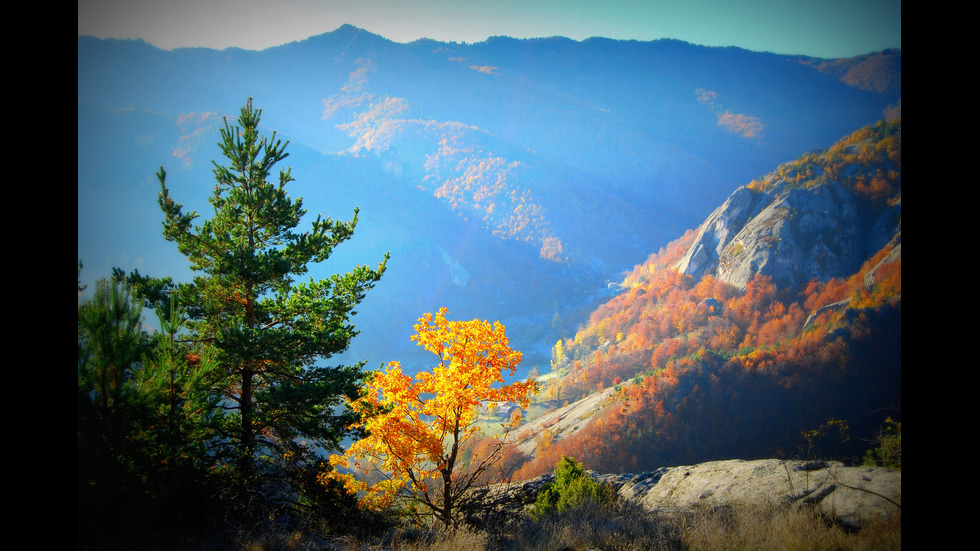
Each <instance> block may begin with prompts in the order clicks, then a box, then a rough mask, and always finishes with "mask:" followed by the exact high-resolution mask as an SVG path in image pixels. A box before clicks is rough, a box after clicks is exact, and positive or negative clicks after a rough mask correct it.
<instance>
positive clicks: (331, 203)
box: [78, 26, 901, 369]
mask: <svg viewBox="0 0 980 551" xmlns="http://www.w3.org/2000/svg"><path fill="white" fill-rule="evenodd" d="M882 55H885V54H882ZM892 55H897V56H900V52H893V53H892ZM875 59H876V60H877V58H875ZM899 60H900V57H899ZM818 61H819V60H812V59H807V60H800V59H793V58H790V57H786V56H779V55H774V54H768V53H757V52H749V51H746V50H741V49H737V48H707V47H700V46H694V45H691V44H687V43H683V42H679V41H673V40H659V41H653V42H635V41H613V40H607V39H589V40H585V41H581V42H576V41H573V40H569V39H565V38H548V39H536V40H515V39H510V38H504V37H493V38H490V39H488V40H487V41H485V42H482V43H477V44H457V43H440V42H435V41H431V40H420V41H416V42H412V43H409V44H399V43H395V42H391V41H389V40H386V39H384V38H382V37H379V36H377V35H373V34H371V33H368V32H366V31H363V30H360V29H357V28H354V27H351V26H344V27H341V28H339V29H337V30H336V31H334V32H331V33H326V34H323V35H320V36H316V37H312V38H310V39H307V40H304V41H300V42H295V43H291V44H287V45H283V46H279V47H275V48H269V49H267V50H264V51H260V52H253V51H245V50H238V49H227V50H222V51H216V50H208V49H199V48H194V49H178V50H174V51H164V50H160V49H157V48H155V47H153V46H151V45H149V44H146V43H143V42H141V41H127V40H98V39H94V38H91V37H79V38H78V209H79V210H78V224H79V227H78V255H79V258H80V259H81V260H82V261H83V262H84V263H85V266H86V268H85V270H84V271H83V278H84V279H88V280H92V279H95V278H97V277H103V276H105V275H108V273H109V271H110V270H111V267H112V266H119V267H122V268H123V269H126V270H130V269H133V268H138V269H139V270H140V271H141V272H142V273H146V274H151V275H174V276H175V277H178V278H186V277H189V275H190V273H189V271H188V270H187V268H186V262H184V261H183V258H182V257H181V256H180V255H179V254H178V253H177V251H176V248H175V247H174V246H173V245H172V244H169V243H167V242H166V241H164V239H163V238H162V236H161V234H160V221H161V219H162V218H161V215H160V213H159V210H158V209H157V207H156V203H155V201H156V192H157V191H158V186H157V183H156V180H155V178H154V173H155V171H156V170H157V168H158V167H159V166H160V165H163V166H164V167H165V168H166V169H167V171H168V174H169V177H168V183H169V184H170V185H171V186H172V193H173V196H174V197H175V199H177V200H178V201H181V202H183V203H184V204H185V205H187V206H188V207H190V208H195V209H197V210H198V211H199V212H201V213H202V214H203V215H204V216H207V214H208V212H209V206H208V204H207V202H206V200H207V196H208V195H209V194H210V192H211V189H212V188H213V180H212V179H211V175H210V169H211V164H210V161H211V159H217V158H218V157H219V155H220V153H219V151H218V149H217V147H216V146H215V143H216V142H217V140H218V135H217V129H218V128H219V127H220V125H221V124H222V123H221V121H222V117H223V116H228V117H229V118H230V119H234V118H235V117H236V116H237V113H238V109H239V108H240V107H241V106H242V105H243V104H244V103H245V100H246V99H247V98H248V97H252V98H254V104H255V106H256V107H259V108H261V109H262V110H263V125H264V126H266V127H267V128H268V129H269V131H270V132H271V130H276V131H278V132H279V134H280V136H282V137H285V138H287V139H290V140H291V144H290V147H289V152H290V153H291V156H290V157H289V158H288V159H287V161H286V164H287V165H288V166H291V167H292V168H293V175H294V176H295V177H296V179H297V181H296V182H295V183H294V184H293V187H292V191H291V192H292V194H294V195H296V196H302V197H304V199H305V204H306V207H307V209H308V210H309V211H310V212H311V213H312V214H315V213H322V214H324V215H326V216H332V217H335V218H349V217H350V216H351V213H352V212H353V209H354V207H355V206H358V207H360V226H359V227H358V230H357V232H356V233H355V237H354V239H353V240H352V241H351V242H350V243H349V244H346V245H344V246H342V247H340V248H338V250H337V252H336V255H335V257H334V258H332V259H331V261H330V262H329V265H327V266H322V267H317V268H316V269H315V270H314V271H313V272H312V275H314V276H323V275H325V274H328V273H332V272H336V271H342V270H346V269H347V268H349V267H352V266H354V265H356V264H358V263H360V264H373V263H376V262H378V261H379V260H380V259H381V258H382V256H383V254H384V252H385V251H391V253H392V259H391V262H390V263H389V266H390V269H389V273H388V274H387V275H386V276H385V278H384V279H383V280H382V282H381V283H380V284H379V285H378V287H377V288H376V289H375V291H373V292H372V293H371V294H369V295H368V298H367V300H366V301H365V303H364V304H363V307H362V308H361V312H360V314H359V315H358V317H357V318H355V321H356V323H357V325H358V327H359V328H361V329H362V330H363V334H362V336H361V337H359V338H358V339H356V340H355V343H354V346H353V350H352V354H351V355H352V357H356V358H365V359H368V360H369V361H370V362H371V363H372V364H374V365H376V364H377V363H378V362H380V361H387V360H394V359H399V360H402V361H405V362H406V363H408V364H410V363H411V360H410V359H407V356H411V355H412V353H413V352H414V350H413V349H414V346H413V345H412V344H411V343H410V342H409V340H408V337H409V335H410V332H411V325H412V323H413V322H414V320H415V318H417V317H418V315H420V314H421V313H423V312H426V311H434V310H436V309H438V308H439V307H440V306H443V305H445V306H448V307H449V308H450V313H451V315H452V316H453V317H458V318H472V317H480V318H484V319H491V320H496V319H500V320H501V321H503V322H504V323H505V324H507V326H508V330H509V332H510V333H511V334H512V338H513V339H514V344H515V346H517V347H519V348H521V349H522V350H525V352H526V355H527V358H528V361H526V362H525V368H527V369H529V368H530V367H532V366H533V365H535V364H536V363H539V364H541V365H542V366H546V365H547V353H548V346H549V345H550V344H553V343H554V341H555V340H556V339H557V338H558V337H560V336H561V334H560V332H561V331H562V330H563V329H564V330H566V331H567V330H569V329H571V328H572V326H573V325H574V324H575V323H577V322H579V321H581V319H580V318H581V316H582V315H584V313H586V312H588V306H589V304H590V301H594V300H595V299H596V298H598V297H599V296H601V294H602V293H603V292H604V289H605V285H606V282H607V281H608V280H615V279H618V277H619V274H620V272H621V271H622V270H624V269H626V268H629V267H632V266H633V265H635V264H637V263H639V262H641V261H642V260H643V259H644V258H646V257H647V256H648V255H649V253H650V252H652V251H655V250H657V249H658V248H659V247H660V246H662V245H663V244H664V243H666V242H667V240H668V239H672V238H674V237H676V236H677V235H678V234H680V233H681V232H682V231H683V230H684V229H687V228H690V227H694V226H696V225H697V224H698V223H700V222H701V221H702V220H703V219H704V218H705V217H706V216H707V215H708V214H709V213H710V212H711V210H712V209H713V208H714V207H715V206H717V205H718V204H719V203H721V202H722V201H723V200H724V199H725V197H727V196H728V195H729V194H730V193H731V192H732V191H733V190H734V189H736V188H737V187H738V186H740V185H744V184H745V183H747V182H748V181H749V180H751V179H752V178H754V177H758V176H760V175H762V174H764V173H766V172H767V171H768V170H771V167H772V166H776V165H778V164H779V163H781V162H785V161H787V160H790V159H794V158H796V157H798V156H799V155H801V154H802V153H804V152H806V151H808V150H811V149H815V148H821V147H827V146H828V145H829V144H831V143H833V142H834V141H835V140H836V139H837V138H839V137H840V136H842V135H846V134H847V133H849V132H851V131H853V130H855V129H857V128H859V127H861V126H864V125H866V124H869V123H873V122H874V121H876V120H878V119H881V118H883V116H884V115H883V113H884V112H885V110H886V109H889V108H891V107H893V106H895V105H898V106H899V107H898V108H899V109H900V95H901V90H900V74H899V77H898V80H897V82H898V85H897V86H896V85H894V84H891V85H889V86H877V87H875V86H870V87H869V86H860V85H858V84H855V83H854V82H853V80H854V75H855V74H858V75H859V76H862V77H863V78H865V81H867V80H868V79H869V78H872V77H868V75H869V74H874V71H875V68H879V69H880V70H881V71H886V72H887V71H894V64H889V63H886V62H882V61H881V60H877V61H876V62H875V63H857V62H855V63H850V64H846V63H841V62H838V63H835V64H831V65H832V67H833V68H834V69H833V70H829V69H827V67H828V66H830V65H823V66H821V65H820V64H819V63H817V62H818ZM853 67H860V69H861V70H860V71H857V70H855V69H853ZM840 68H851V69H848V70H846V71H845V70H844V69H840ZM898 70H899V72H900V61H899V63H898ZM846 78H850V79H851V81H852V82H851V83H848V82H844V80H846ZM877 81H878V82H890V83H894V82H895V79H894V78H890V77H888V76H887V75H886V76H882V77H881V78H880V79H878V80H877Z"/></svg>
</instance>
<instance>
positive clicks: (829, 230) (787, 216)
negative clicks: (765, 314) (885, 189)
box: [678, 181, 901, 289]
mask: <svg viewBox="0 0 980 551" xmlns="http://www.w3.org/2000/svg"><path fill="white" fill-rule="evenodd" d="M900 208H901V207H900V206H898V207H895V208H893V209H889V210H888V211H886V213H885V214H884V215H881V216H879V217H878V219H876V220H874V221H873V222H871V223H868V221H866V220H863V219H862V217H861V216H860V215H859V209H858V200H857V199H856V198H855V197H854V195H853V194H852V193H851V192H850V191H848V190H847V189H845V188H844V187H843V186H841V185H840V184H837V183H835V182H831V183H826V184H823V185H817V186H813V187H809V188H790V187H789V186H787V185H786V184H785V182H782V181H780V182H777V183H776V185H775V186H773V187H772V188H770V189H768V190H766V191H762V192H757V191H752V190H750V189H749V188H747V187H744V186H743V187H740V188H739V189H737V190H736V191H735V192H734V193H733V194H732V195H731V196H730V197H729V198H728V199H727V200H726V201H725V202H724V203H723V204H722V205H721V206H720V207H718V208H717V209H716V210H715V211H714V212H713V213H712V214H711V216H709V217H708V219H707V220H706V221H705V222H704V224H703V225H702V226H701V229H700V232H699V234H698V237H697V238H696V239H695V242H694V244H693V245H691V248H690V249H689V250H688V252H687V254H686V255H685V256H684V258H683V259H682V260H681V262H680V264H679V266H678V268H679V270H680V271H681V272H682V273H685V274H689V275H691V276H694V278H695V279H698V278H700V277H702V276H704V275H705V274H709V273H710V274H712V275H714V276H715V277H718V278H719V279H721V280H723V281H725V282H727V283H730V284H732V285H735V286H737V287H739V288H742V289H744V288H745V286H746V284H747V283H748V282H749V281H751V280H752V278H753V277H755V275H756V274H760V273H761V274H763V275H768V276H771V277H772V278H773V281H774V282H775V283H776V284H777V285H779V286H780V287H784V286H786V287H792V288H797V287H799V286H801V285H804V284H805V283H806V282H807V281H809V280H811V279H819V280H822V281H826V280H828V279H830V278H833V277H847V276H849V275H850V274H853V273H854V272H855V271H857V269H858V268H860V267H861V263H862V262H863V261H864V260H865V259H866V258H867V257H868V256H870V255H871V254H873V253H874V252H875V251H877V250H878V249H880V248H881V247H883V246H884V245H885V244H887V242H888V240H889V239H891V238H892V237H893V236H895V235H896V234H900V231H901V229H900V221H899V222H897V224H898V226H896V219H897V220H900V215H899V216H896V209H899V212H900ZM869 251H870V252H869Z"/></svg>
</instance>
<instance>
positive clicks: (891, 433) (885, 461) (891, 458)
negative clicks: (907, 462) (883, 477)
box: [863, 417, 902, 471]
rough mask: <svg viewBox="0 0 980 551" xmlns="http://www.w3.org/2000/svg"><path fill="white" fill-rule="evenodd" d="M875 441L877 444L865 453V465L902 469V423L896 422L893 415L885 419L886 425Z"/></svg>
mask: <svg viewBox="0 0 980 551" xmlns="http://www.w3.org/2000/svg"><path fill="white" fill-rule="evenodd" d="M874 443H875V444H877V446H876V447H874V448H872V449H870V450H868V451H867V452H866V453H865V454H864V463H863V464H864V465H868V466H876V467H888V468H889V469H893V470H896V471H900V470H902V423H896V422H895V421H893V420H892V418H891V417H889V418H888V419H885V427H884V428H882V429H881V431H879V432H878V436H877V437H875V439H874Z"/></svg>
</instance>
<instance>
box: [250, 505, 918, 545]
mask: <svg viewBox="0 0 980 551" xmlns="http://www.w3.org/2000/svg"><path fill="white" fill-rule="evenodd" d="M245 548H246V549H249V550H250V551H260V550H261V551H267V550H268V551H272V550H289V551H300V550H303V551H305V550H309V549H327V550H331V551H355V550H356V551H389V550H390V551H396V550H399V551H491V550H493V551H497V550H499V551H537V550H548V551H554V550H569V551H571V550H582V551H584V550H609V551H639V550H664V551H714V550H718V551H730V550H733V549H745V550H753V551H768V550H772V551H802V550H859V551H863V550H869V551H870V550H874V551H879V550H889V549H895V550H900V549H901V548H902V521H901V513H900V512H899V513H897V514H896V515H894V516H893V517H891V518H888V519H882V520H880V521H878V522H873V523H869V524H867V525H865V526H864V527H863V528H862V529H861V530H859V531H848V530H846V529H844V528H842V527H841V526H839V525H836V524H834V523H831V522H828V521H827V519H825V518H823V517H821V516H820V515H819V514H817V513H816V512H814V511H813V510H812V509H796V508H790V507H777V506H772V507H740V508H724V509H714V510H704V511H697V512H687V513H673V514H667V513H660V514H652V513H648V512H646V511H644V510H643V509H642V508H641V507H640V506H638V505H636V504H634V503H631V502H619V503H614V504H611V505H606V506H599V505H596V504H594V503H586V504H584V505H583V506H581V507H579V508H576V509H574V510H571V511H566V512H563V513H559V514H555V515H552V516H549V517H546V518H544V519H542V520H540V521H534V520H531V519H530V518H523V517H522V518H515V519H511V520H510V521H509V522H507V523H506V524H504V525H500V526H496V527H493V528H492V529H490V530H488V531H486V532H476V531H472V530H468V529H460V530H457V531H455V532H446V531H441V530H406V529H394V530H389V531H387V532H386V533H384V534H382V535H379V536H376V537H374V538H370V539H368V540H365V539H363V538H354V537H347V538H335V539H329V540H319V541H315V542H314V541H311V540H304V539H303V538H300V537H299V536H298V535H296V534H293V535H290V536H288V537H284V538H281V539H278V541H271V540H265V541H262V542H255V543H254V544H253V545H249V546H246V547H245Z"/></svg>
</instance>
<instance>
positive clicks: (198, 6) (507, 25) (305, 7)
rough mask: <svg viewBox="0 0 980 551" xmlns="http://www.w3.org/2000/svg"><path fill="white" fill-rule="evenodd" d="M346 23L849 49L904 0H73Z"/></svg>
mask: <svg viewBox="0 0 980 551" xmlns="http://www.w3.org/2000/svg"><path fill="white" fill-rule="evenodd" d="M345 23H349V24H351V25H354V26H356V27H360V28H362V29H365V30H367V31H370V32H372V33H375V34H379V35H381V36H383V37H385V38H388V39H390V40H393V41H395V42H411V41H413V40H417V39H419V38H432V39H435V40H439V41H444V42H451V41H455V42H470V43H472V42H482V41H484V40H486V39H487V37H489V36H495V35H503V36H511V37H514V38H539V37H548V36H565V37H568V38H572V39H574V40H583V39H586V38H589V37H593V36H602V37H606V38H615V39H635V40H644V41H646V40H655V39H658V38H677V39H680V40H684V41H687V42H692V43H694V44H701V45H706V46H738V47H742V48H746V49H749V50H755V51H769V52H774V53H781V54H804V55H812V56H816V57H824V58H835V57H850V56H854V55H859V54H865V53H871V52H875V51H880V50H883V49H886V48H901V46H902V3H901V0H605V1H597V0H492V1H491V0H348V1H337V0H78V34H79V35H80V36H81V35H90V36H96V37H99V38H140V39H142V40H144V41H146V42H149V43H151V44H153V45H155V46H157V47H159V48H164V49H168V50H169V49H173V48H180V47H187V46H203V47H207V48H215V49H224V48H227V47H231V46H235V47H239V48H244V49H247V50H261V49H265V48H268V47H270V46H276V45H280V44H285V43H289V42H294V41H297V40H302V39H304V38H308V37H310V36H315V35H318V34H322V33H325V32H330V31H333V30H335V29H336V28H337V27H340V26H341V25H343V24H345Z"/></svg>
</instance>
